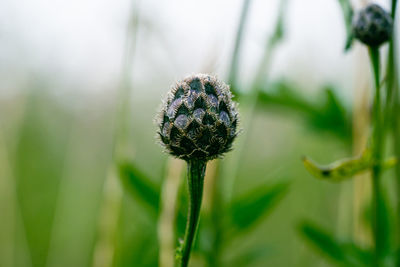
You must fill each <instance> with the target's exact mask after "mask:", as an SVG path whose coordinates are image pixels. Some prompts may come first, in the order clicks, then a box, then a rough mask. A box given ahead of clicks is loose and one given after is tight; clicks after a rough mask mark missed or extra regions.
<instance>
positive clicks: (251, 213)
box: [230, 183, 288, 229]
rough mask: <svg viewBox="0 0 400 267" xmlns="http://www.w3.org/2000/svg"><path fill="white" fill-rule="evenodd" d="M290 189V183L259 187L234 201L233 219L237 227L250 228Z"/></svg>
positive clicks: (232, 208)
mask: <svg viewBox="0 0 400 267" xmlns="http://www.w3.org/2000/svg"><path fill="white" fill-rule="evenodd" d="M287 189H288V183H281V184H278V185H275V186H273V187H259V188H256V189H254V190H252V191H251V192H249V193H247V194H245V195H244V196H242V197H240V198H238V199H237V200H235V201H233V203H232V206H231V210H230V213H231V220H232V224H233V225H234V226H235V227H236V228H239V229H241V228H248V227H250V226H252V225H254V224H255V223H256V222H257V221H258V220H259V219H260V218H261V217H262V216H263V215H266V214H267V213H268V212H270V211H271V210H272V208H273V207H274V206H275V204H277V203H278V201H279V200H280V199H281V198H282V197H283V195H284V193H285V192H286V191H287Z"/></svg>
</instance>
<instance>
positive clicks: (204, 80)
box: [158, 74, 239, 161]
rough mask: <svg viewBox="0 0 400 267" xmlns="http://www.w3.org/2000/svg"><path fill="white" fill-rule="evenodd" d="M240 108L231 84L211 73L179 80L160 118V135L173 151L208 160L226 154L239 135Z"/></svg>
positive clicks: (179, 156) (169, 95)
mask: <svg viewBox="0 0 400 267" xmlns="http://www.w3.org/2000/svg"><path fill="white" fill-rule="evenodd" d="M238 119H239V118H238V112H237V107H236V103H235V102H233V101H232V94H231V92H230V89H229V86H228V85H226V84H225V83H223V82H221V81H220V80H218V79H217V78H216V77H214V76H211V75H208V74H196V75H192V76H189V77H187V78H185V79H183V80H182V81H180V82H177V83H176V84H175V85H174V86H173V87H172V89H171V91H170V92H169V94H168V95H167V97H166V99H165V101H164V103H163V106H162V109H161V112H160V117H159V120H158V127H159V130H158V136H159V137H160V140H161V143H162V145H163V146H164V147H165V149H166V150H167V151H168V153H170V154H171V155H173V156H175V157H178V158H181V159H184V160H186V161H188V160H202V161H208V160H211V159H215V158H218V157H220V156H222V155H223V154H224V153H225V152H227V151H229V150H230V149H231V147H232V142H233V140H234V139H235V138H236V136H237V134H238V131H237V124H238Z"/></svg>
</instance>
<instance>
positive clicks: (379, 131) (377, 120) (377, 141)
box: [369, 47, 384, 266]
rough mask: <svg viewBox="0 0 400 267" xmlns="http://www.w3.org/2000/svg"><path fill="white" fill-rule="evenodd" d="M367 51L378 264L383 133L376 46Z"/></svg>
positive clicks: (377, 263)
mask: <svg viewBox="0 0 400 267" xmlns="http://www.w3.org/2000/svg"><path fill="white" fill-rule="evenodd" d="M369 53H370V57H371V63H372V69H373V75H374V85H375V99H374V110H373V127H374V129H373V140H372V146H373V158H374V161H375V164H374V166H373V168H372V192H373V197H372V201H373V203H372V205H373V210H374V212H373V217H372V218H373V219H372V220H373V222H372V225H373V230H374V231H373V233H374V243H375V257H374V258H375V264H376V266H379V258H380V248H382V244H381V237H380V236H379V232H380V231H379V228H380V227H381V226H380V225H379V219H378V218H379V217H378V216H379V214H380V211H379V202H380V175H381V161H382V154H383V135H384V128H383V127H382V126H383V125H382V124H383V123H382V122H383V120H382V118H381V116H382V112H381V92H380V73H379V69H380V68H379V61H380V59H379V50H378V48H372V47H370V48H369Z"/></svg>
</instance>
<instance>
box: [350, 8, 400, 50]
mask: <svg viewBox="0 0 400 267" xmlns="http://www.w3.org/2000/svg"><path fill="white" fill-rule="evenodd" d="M392 31H393V20H392V18H391V16H390V14H389V13H388V12H386V11H385V10H384V9H383V8H381V7H380V6H378V5H377V4H370V5H368V6H367V7H366V8H364V9H363V10H361V11H360V12H359V14H358V15H357V16H356V19H355V20H354V22H353V33H354V37H355V38H357V39H359V40H360V41H361V42H363V43H364V44H366V45H368V46H371V47H379V46H380V45H381V44H383V43H384V42H387V41H388V40H389V39H390V38H391V36H392Z"/></svg>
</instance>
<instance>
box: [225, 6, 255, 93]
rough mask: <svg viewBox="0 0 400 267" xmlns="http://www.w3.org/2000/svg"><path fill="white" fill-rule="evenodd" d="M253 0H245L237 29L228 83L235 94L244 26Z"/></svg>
mask: <svg viewBox="0 0 400 267" xmlns="http://www.w3.org/2000/svg"><path fill="white" fill-rule="evenodd" d="M250 2H251V0H244V2H243V8H242V13H241V15H240V20H239V27H238V29H237V33H236V39H235V48H234V49H233V56H232V62H231V68H230V70H229V77H228V81H229V84H230V85H231V89H232V91H233V92H234V93H235V90H236V76H237V72H238V66H239V64H238V63H239V57H240V53H239V52H240V46H241V44H242V37H243V30H244V26H245V23H246V18H247V14H248V13H249V12H248V10H249V6H250Z"/></svg>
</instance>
